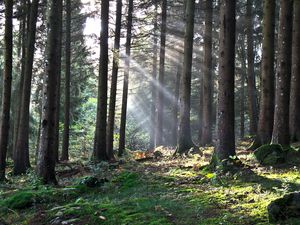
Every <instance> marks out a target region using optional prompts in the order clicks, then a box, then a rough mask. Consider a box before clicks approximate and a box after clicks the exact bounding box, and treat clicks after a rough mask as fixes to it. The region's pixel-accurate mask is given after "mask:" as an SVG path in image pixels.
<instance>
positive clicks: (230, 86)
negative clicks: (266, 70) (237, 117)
mask: <svg viewBox="0 0 300 225" xmlns="http://www.w3.org/2000/svg"><path fill="white" fill-rule="evenodd" d="M220 6H221V12H220V18H221V23H220V56H219V61H220V64H219V72H220V74H219V89H218V109H217V113H218V118H217V138H218V143H217V146H216V149H215V152H214V155H215V158H216V160H217V161H218V162H221V161H222V160H224V159H229V158H230V156H234V155H235V154H236V153H235V134H234V72H235V71H234V67H235V65H234V64H235V14H236V12H235V10H236V1H235V0H221V5H220Z"/></svg>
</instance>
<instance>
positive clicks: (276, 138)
mask: <svg viewBox="0 0 300 225" xmlns="http://www.w3.org/2000/svg"><path fill="white" fill-rule="evenodd" d="M292 12H293V1H292V0H280V18H279V31H278V61H277V68H278V70H277V74H276V91H275V96H276V97H275V113H274V128H273V134H272V143H276V144H281V145H282V146H288V145H289V143H290V135H289V102H290V101H289V100H290V85H291V55H292V23H293V13H292Z"/></svg>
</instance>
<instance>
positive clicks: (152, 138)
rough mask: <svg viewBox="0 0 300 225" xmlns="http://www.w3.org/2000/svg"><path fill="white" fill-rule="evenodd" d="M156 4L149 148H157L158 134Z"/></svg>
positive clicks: (155, 2) (155, 0) (155, 1)
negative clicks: (156, 136)
mask: <svg viewBox="0 0 300 225" xmlns="http://www.w3.org/2000/svg"><path fill="white" fill-rule="evenodd" d="M154 5H155V12H154V13H155V14H154V21H153V23H154V28H153V32H154V34H153V56H152V80H151V83H150V84H151V99H152V102H151V118H150V120H151V122H152V126H151V127H150V145H149V148H150V149H153V148H155V135H156V127H157V125H156V117H155V115H156V106H155V104H156V101H157V99H156V93H157V90H156V87H155V82H156V79H157V53H158V48H157V43H158V40H157V29H158V24H157V17H158V16H157V7H158V3H157V0H154Z"/></svg>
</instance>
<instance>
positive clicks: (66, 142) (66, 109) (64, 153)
mask: <svg viewBox="0 0 300 225" xmlns="http://www.w3.org/2000/svg"><path fill="white" fill-rule="evenodd" d="M66 15H67V16H66V42H65V45H66V48H65V57H66V67H65V104H64V134H63V145H62V153H61V160H69V136H70V77H71V0H66Z"/></svg>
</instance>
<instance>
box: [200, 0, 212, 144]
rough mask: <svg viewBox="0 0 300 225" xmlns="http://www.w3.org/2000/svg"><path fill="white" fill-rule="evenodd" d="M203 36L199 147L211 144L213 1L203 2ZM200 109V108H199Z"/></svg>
mask: <svg viewBox="0 0 300 225" xmlns="http://www.w3.org/2000/svg"><path fill="white" fill-rule="evenodd" d="M205 4H206V5H205V6H206V11H205V36H204V76H203V111H202V116H203V119H202V135H201V145H208V144H211V142H212V102H213V97H212V89H213V77H212V76H213V74H212V19H213V1H212V0H206V1H205ZM200 107H202V106H200Z"/></svg>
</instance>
